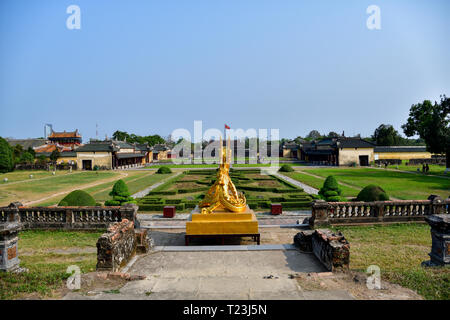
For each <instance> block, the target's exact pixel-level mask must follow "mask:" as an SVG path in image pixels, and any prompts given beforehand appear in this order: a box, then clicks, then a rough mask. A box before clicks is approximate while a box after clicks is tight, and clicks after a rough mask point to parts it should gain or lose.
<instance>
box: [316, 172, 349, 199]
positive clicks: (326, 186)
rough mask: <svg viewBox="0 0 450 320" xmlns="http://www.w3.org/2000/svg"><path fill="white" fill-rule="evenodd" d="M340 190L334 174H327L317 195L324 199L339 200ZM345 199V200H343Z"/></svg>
mask: <svg viewBox="0 0 450 320" xmlns="http://www.w3.org/2000/svg"><path fill="white" fill-rule="evenodd" d="M341 193H342V190H341V188H339V184H338V182H337V180H336V178H335V177H334V176H328V177H327V178H326V179H325V182H324V183H323V187H322V188H320V190H319V195H320V196H321V197H322V199H324V200H326V201H331V202H336V201H340V199H341V197H340V195H341ZM344 201H345V200H344Z"/></svg>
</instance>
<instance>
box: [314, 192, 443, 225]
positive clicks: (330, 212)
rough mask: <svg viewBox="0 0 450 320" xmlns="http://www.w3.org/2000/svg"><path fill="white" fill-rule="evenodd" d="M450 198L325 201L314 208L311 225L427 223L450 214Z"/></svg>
mask: <svg viewBox="0 0 450 320" xmlns="http://www.w3.org/2000/svg"><path fill="white" fill-rule="evenodd" d="M449 206H450V199H445V200H443V199H442V198H441V197H438V196H434V195H433V196H430V197H428V200H395V201H374V202H326V201H323V200H316V201H314V202H313V205H312V217H311V219H310V225H311V226H312V227H318V226H319V227H320V226H327V225H344V224H345V225H352V224H360V223H392V222H412V221H421V222H422V221H425V217H427V216H429V215H432V214H448V213H449Z"/></svg>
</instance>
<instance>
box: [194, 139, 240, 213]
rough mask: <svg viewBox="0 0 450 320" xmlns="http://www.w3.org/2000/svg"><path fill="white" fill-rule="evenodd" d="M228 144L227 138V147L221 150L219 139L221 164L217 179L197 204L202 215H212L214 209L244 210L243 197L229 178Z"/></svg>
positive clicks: (229, 150) (229, 156) (221, 144)
mask: <svg viewBox="0 0 450 320" xmlns="http://www.w3.org/2000/svg"><path fill="white" fill-rule="evenodd" d="M229 142H230V139H229V138H228V142H227V146H226V147H225V148H223V143H222V139H220V155H221V162H220V166H219V170H218V171H217V179H216V181H215V182H214V184H213V185H212V186H211V188H209V190H208V192H207V193H206V195H205V198H204V199H203V200H202V201H200V203H199V207H200V208H202V211H201V213H202V214H208V213H212V212H213V211H214V210H216V209H219V210H220V209H222V210H223V209H227V210H228V211H232V212H243V211H245V210H246V207H247V204H246V203H247V201H246V199H245V196H244V194H242V193H241V192H238V191H237V190H236V187H235V186H234V184H233V182H232V181H231V178H230V158H231V149H230V148H229Z"/></svg>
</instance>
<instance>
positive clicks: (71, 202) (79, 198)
mask: <svg viewBox="0 0 450 320" xmlns="http://www.w3.org/2000/svg"><path fill="white" fill-rule="evenodd" d="M95 205H96V202H95V199H94V198H92V196H91V195H90V194H89V193H87V192H86V191H83V190H75V191H72V192H71V193H69V194H68V195H67V196H65V197H64V198H63V199H62V200H61V201H60V202H59V204H58V206H60V207H64V206H95Z"/></svg>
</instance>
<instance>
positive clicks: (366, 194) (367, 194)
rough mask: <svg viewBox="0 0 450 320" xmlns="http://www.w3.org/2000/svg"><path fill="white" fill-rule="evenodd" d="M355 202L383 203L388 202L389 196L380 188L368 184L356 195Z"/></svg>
mask: <svg viewBox="0 0 450 320" xmlns="http://www.w3.org/2000/svg"><path fill="white" fill-rule="evenodd" d="M356 200H357V201H364V202H370V201H385V200H389V196H388V195H387V193H386V191H384V190H383V189H382V188H381V187H379V186H376V185H374V184H370V185H368V186H367V187H365V188H364V189H362V190H361V191H360V192H359V193H358V196H357V197H356Z"/></svg>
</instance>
